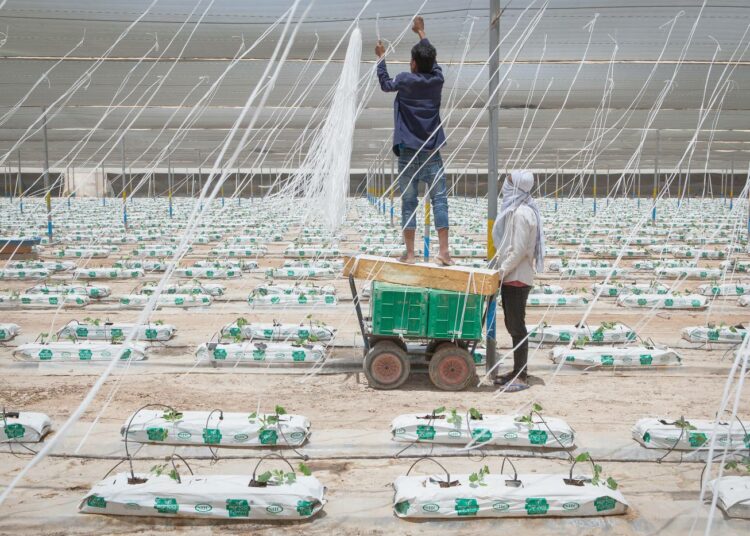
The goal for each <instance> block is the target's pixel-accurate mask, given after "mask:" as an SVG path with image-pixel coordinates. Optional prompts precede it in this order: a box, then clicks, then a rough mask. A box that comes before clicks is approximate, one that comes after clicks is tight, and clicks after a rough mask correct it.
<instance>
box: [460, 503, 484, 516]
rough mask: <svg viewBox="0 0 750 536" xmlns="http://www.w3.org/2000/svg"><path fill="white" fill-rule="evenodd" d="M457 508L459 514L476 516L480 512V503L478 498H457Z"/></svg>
mask: <svg viewBox="0 0 750 536" xmlns="http://www.w3.org/2000/svg"><path fill="white" fill-rule="evenodd" d="M455 509H456V514H458V515H459V516H475V515H477V512H479V503H478V502H477V500H476V499H456V504H455Z"/></svg>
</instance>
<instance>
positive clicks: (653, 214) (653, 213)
mask: <svg viewBox="0 0 750 536" xmlns="http://www.w3.org/2000/svg"><path fill="white" fill-rule="evenodd" d="M660 145H661V133H660V131H658V130H657V131H656V156H655V158H654V192H653V201H654V206H653V208H652V209H651V221H652V222H654V223H656V186H657V184H658V182H659V152H660Z"/></svg>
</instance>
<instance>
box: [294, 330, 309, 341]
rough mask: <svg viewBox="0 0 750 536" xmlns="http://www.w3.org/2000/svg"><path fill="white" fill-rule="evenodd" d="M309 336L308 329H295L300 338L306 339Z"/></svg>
mask: <svg viewBox="0 0 750 536" xmlns="http://www.w3.org/2000/svg"><path fill="white" fill-rule="evenodd" d="M309 336H310V330H307V329H298V330H297V337H299V338H300V339H307V338H308V337H309Z"/></svg>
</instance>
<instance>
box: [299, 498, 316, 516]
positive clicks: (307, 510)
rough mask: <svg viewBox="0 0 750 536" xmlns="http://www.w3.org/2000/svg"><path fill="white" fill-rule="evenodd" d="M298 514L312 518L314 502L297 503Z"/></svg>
mask: <svg viewBox="0 0 750 536" xmlns="http://www.w3.org/2000/svg"><path fill="white" fill-rule="evenodd" d="M297 513H298V514H299V515H301V516H311V515H312V513H313V503H312V501H297Z"/></svg>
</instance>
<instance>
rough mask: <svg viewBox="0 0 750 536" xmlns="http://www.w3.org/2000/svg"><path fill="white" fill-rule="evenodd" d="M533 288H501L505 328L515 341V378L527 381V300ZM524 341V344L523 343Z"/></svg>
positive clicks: (508, 286) (507, 286)
mask: <svg viewBox="0 0 750 536" xmlns="http://www.w3.org/2000/svg"><path fill="white" fill-rule="evenodd" d="M529 292H531V287H514V286H510V285H503V286H501V287H500V298H501V300H502V304H503V315H504V316H505V328H506V329H507V330H508V333H510V336H511V338H512V339H513V347H514V348H515V350H514V352H513V376H516V375H518V378H519V379H521V380H524V381H526V376H527V373H528V368H527V366H526V364H527V362H528V360H529V339H528V337H527V336H526V335H527V334H528V332H527V331H526V300H527V299H528V297H529ZM521 341H523V342H521Z"/></svg>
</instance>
